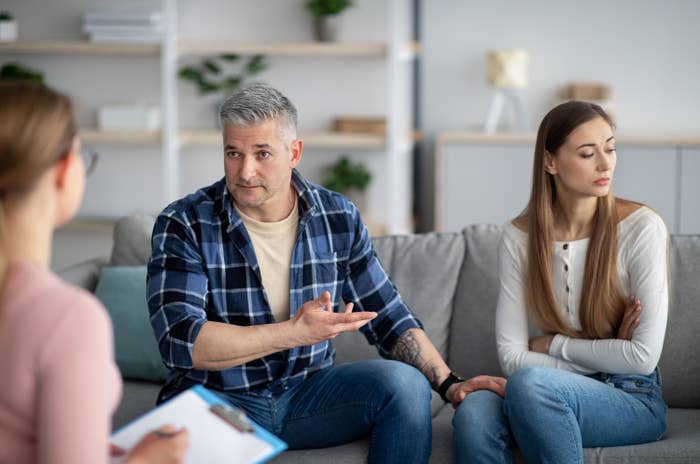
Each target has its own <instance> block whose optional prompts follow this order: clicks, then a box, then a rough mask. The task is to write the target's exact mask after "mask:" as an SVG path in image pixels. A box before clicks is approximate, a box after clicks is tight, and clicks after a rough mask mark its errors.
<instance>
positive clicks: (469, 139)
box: [438, 131, 700, 147]
mask: <svg viewBox="0 0 700 464" xmlns="http://www.w3.org/2000/svg"><path fill="white" fill-rule="evenodd" d="M535 138H536V135H535V134H532V133H507V132H504V133H500V134H485V133H483V132H466V131H464V132H463V131H449V132H441V133H440V134H438V143H439V144H440V143H442V144H444V143H485V144H532V145H534V144H535ZM615 138H616V140H617V141H618V142H619V143H622V144H626V145H646V146H669V145H670V146H683V147H696V146H700V138H697V137H673V136H658V137H657V136H635V135H626V134H618V135H616V136H615Z"/></svg>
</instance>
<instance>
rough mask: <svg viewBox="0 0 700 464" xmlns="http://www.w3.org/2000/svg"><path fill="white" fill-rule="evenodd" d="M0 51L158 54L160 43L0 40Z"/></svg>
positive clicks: (70, 53) (71, 53)
mask: <svg viewBox="0 0 700 464" xmlns="http://www.w3.org/2000/svg"><path fill="white" fill-rule="evenodd" d="M0 53H31V54H64V55H130V56H134V55H136V56H139V55H157V54H159V53H160V44H148V43H128V42H127V43H102V42H89V41H87V40H78V39H75V40H18V41H15V42H0Z"/></svg>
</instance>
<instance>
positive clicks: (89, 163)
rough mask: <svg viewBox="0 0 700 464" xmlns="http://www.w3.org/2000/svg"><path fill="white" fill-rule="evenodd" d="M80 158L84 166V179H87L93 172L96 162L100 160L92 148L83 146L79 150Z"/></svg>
mask: <svg viewBox="0 0 700 464" xmlns="http://www.w3.org/2000/svg"><path fill="white" fill-rule="evenodd" d="M80 157H81V158H82V159H83V166H85V177H87V176H89V175H90V174H92V172H93V171H94V170H95V167H96V166H97V160H99V159H100V154H99V153H97V152H96V151H95V150H94V149H93V148H92V147H90V146H88V145H83V146H82V147H81V149H80Z"/></svg>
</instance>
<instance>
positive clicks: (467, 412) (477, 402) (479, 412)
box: [452, 390, 503, 432]
mask: <svg viewBox="0 0 700 464" xmlns="http://www.w3.org/2000/svg"><path fill="white" fill-rule="evenodd" d="M502 403H503V400H502V399H501V397H499V396H498V395H496V394H495V393H493V392H490V391H488V390H478V391H475V392H472V393H470V394H469V395H467V397H466V398H464V400H463V401H462V402H461V403H460V404H459V406H458V407H457V410H456V411H455V414H454V416H453V418H452V425H453V426H454V428H455V430H458V429H459V430H464V431H465V432H478V431H479V430H480V429H482V428H483V427H484V425H485V423H486V422H488V421H489V420H490V419H492V418H495V417H498V416H499V415H500V414H501V405H502Z"/></svg>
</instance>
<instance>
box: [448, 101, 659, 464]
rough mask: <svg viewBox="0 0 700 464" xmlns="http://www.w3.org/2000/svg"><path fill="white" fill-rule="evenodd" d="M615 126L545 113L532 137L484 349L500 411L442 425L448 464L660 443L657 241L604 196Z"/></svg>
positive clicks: (557, 458)
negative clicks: (499, 373)
mask: <svg viewBox="0 0 700 464" xmlns="http://www.w3.org/2000/svg"><path fill="white" fill-rule="evenodd" d="M613 129H614V125H613V123H612V121H611V119H610V117H609V116H608V115H607V114H606V113H605V112H604V111H603V110H602V109H601V108H600V107H599V106H597V105H595V104H592V103H586V102H577V101H572V102H567V103H564V104H561V105H559V106H557V107H555V108H554V109H552V110H551V111H550V112H549V113H548V114H547V115H546V116H545V117H544V119H543V121H542V123H541V124H540V128H539V131H538V133H537V141H536V145H535V157H534V165H533V181H532V191H531V194H530V201H529V203H528V205H527V208H526V209H525V211H524V212H523V213H522V214H521V215H520V216H519V217H518V218H516V219H515V220H513V221H512V222H510V223H508V224H506V225H505V226H504V228H503V235H502V238H501V243H500V248H499V276H500V293H499V298H498V306H497V310H496V342H497V347H498V356H499V360H500V363H501V367H502V369H503V371H504V373H505V374H506V375H507V376H509V379H508V383H507V386H506V396H505V399H503V398H500V397H498V396H497V395H494V394H492V393H490V392H488V391H478V392H474V393H472V394H470V395H469V396H468V397H467V398H466V399H465V400H464V401H463V402H462V404H461V405H460V406H459V408H458V409H457V412H456V413H455V416H454V419H453V424H454V427H455V452H456V458H457V462H488V463H497V462H512V460H513V457H512V451H511V447H512V446H513V445H517V446H518V447H519V448H520V449H521V451H522V452H523V454H524V456H525V458H526V459H527V461H528V462H551V463H564V462H566V463H574V462H583V448H584V447H606V446H621V445H631V444H638V443H645V442H651V441H655V440H659V439H660V438H661V436H662V435H663V433H664V431H665V429H666V418H665V413H666V406H665V404H664V401H663V398H662V396H661V385H660V383H661V381H660V377H659V372H658V368H657V363H658V361H659V358H660V356H661V349H662V346H663V342H664V333H665V330H666V319H667V313H668V278H667V269H668V266H667V261H668V258H667V246H668V232H667V230H666V227H665V225H664V223H663V221H662V220H661V218H660V217H659V216H658V215H657V214H656V213H655V212H654V211H652V210H651V209H650V208H648V207H646V206H644V205H641V204H639V203H635V202H631V201H626V200H622V199H620V198H616V197H615V196H614V195H613V193H612V189H611V185H612V180H613V173H614V171H615V165H616V161H617V153H616V149H615V137H614V134H613Z"/></svg>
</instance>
